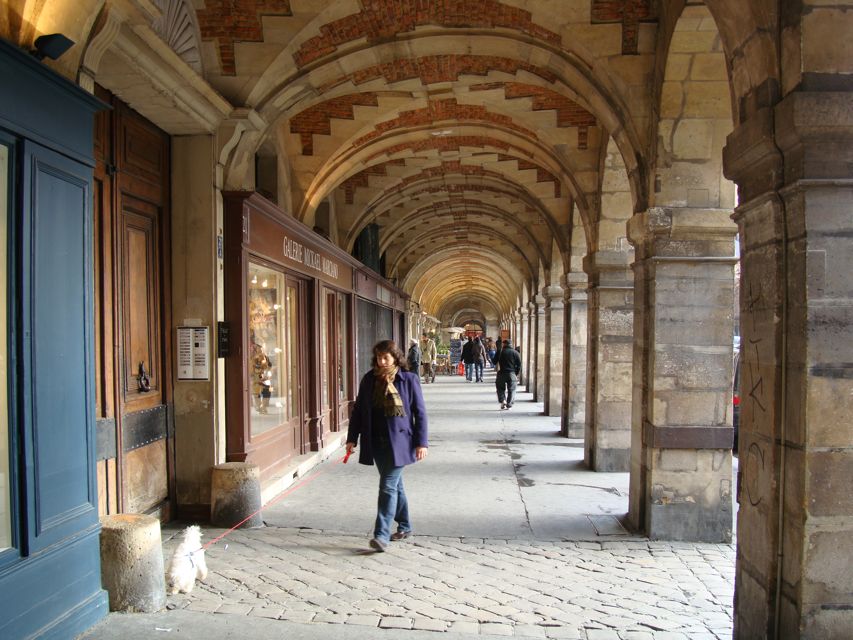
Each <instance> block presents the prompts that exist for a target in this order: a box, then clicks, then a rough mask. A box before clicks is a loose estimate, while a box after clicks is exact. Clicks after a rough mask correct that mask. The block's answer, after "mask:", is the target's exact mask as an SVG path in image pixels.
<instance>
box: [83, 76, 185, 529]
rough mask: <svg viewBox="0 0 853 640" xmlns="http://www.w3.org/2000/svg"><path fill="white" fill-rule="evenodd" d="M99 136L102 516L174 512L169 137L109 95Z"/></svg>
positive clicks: (97, 214) (98, 372)
mask: <svg viewBox="0 0 853 640" xmlns="http://www.w3.org/2000/svg"><path fill="white" fill-rule="evenodd" d="M97 95H98V97H99V98H101V99H102V100H104V101H105V102H108V103H109V104H110V105H111V106H112V107H113V109H112V110H111V111H108V112H103V113H101V114H100V115H99V116H98V119H97V121H96V131H95V159H96V163H97V164H96V169H95V175H94V187H95V188H94V197H93V202H94V216H95V237H94V256H95V301H96V302H95V304H96V309H95V332H96V353H95V361H96V375H97V394H96V425H97V431H98V446H97V454H98V455H97V458H98V497H99V510H100V512H101V514H106V513H152V514H154V515H157V516H158V517H160V518H161V519H162V520H164V521H166V520H169V519H170V517H171V516H172V515H173V506H174V472H173V465H174V455H173V446H172V443H173V439H172V432H173V424H174V422H173V416H172V410H171V409H172V383H171V379H172V376H171V354H170V344H171V340H170V332H169V328H170V327H171V322H170V320H169V308H170V304H169V300H170V295H169V281H170V279H169V263H170V247H169V226H170V223H169V198H170V194H169V155H170V147H169V136H168V135H167V134H166V133H164V132H163V131H161V130H160V129H158V128H157V127H156V126H154V125H153V124H152V123H151V122H149V121H148V120H146V119H145V118H143V117H142V116H140V115H139V114H138V113H136V112H135V111H133V110H132V109H130V108H129V107H128V106H127V105H125V104H124V103H122V102H121V101H120V100H118V99H117V98H116V97H114V96H113V95H111V94H110V93H109V92H107V91H105V90H103V89H100V88H98V91H97Z"/></svg>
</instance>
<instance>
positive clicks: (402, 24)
mask: <svg viewBox="0 0 853 640" xmlns="http://www.w3.org/2000/svg"><path fill="white" fill-rule="evenodd" d="M361 4H362V7H363V8H362V10H361V11H360V12H359V13H355V14H352V15H349V16H346V17H344V18H340V19H339V20H334V21H332V22H330V23H329V24H324V25H323V26H322V27H320V35H319V36H315V37H313V38H310V39H309V40H306V41H305V42H303V43H302V46H300V47H299V50H298V51H297V52H296V53H295V54H294V56H293V57H294V60H295V62H296V64H297V66H299V67H304V66H305V65H306V64H308V63H310V62H313V61H314V60H318V59H319V58H322V57H323V56H325V55H328V54H330V53H333V52H334V51H336V50H337V48H338V47H339V46H340V45H342V44H345V43H347V42H353V41H355V40H360V39H362V38H366V39H367V42H368V43H370V44H378V43H381V42H390V41H393V40H394V39H395V37H396V36H397V34H399V33H409V32H411V31H414V30H415V28H416V27H419V26H426V25H437V26H441V27H448V28H468V29H483V28H486V29H495V28H499V29H512V30H513V31H520V32H521V33H523V34H525V35H527V36H530V37H532V38H535V39H537V40H544V41H545V42H549V43H551V44H556V45H559V44H560V36H559V35H558V34H556V33H554V32H553V31H549V30H548V29H545V28H544V27H540V26H539V25H536V24H534V23H533V21H532V20H531V17H530V12H529V11H524V10H523V9H519V8H517V7H511V6H509V5H505V4H502V3H500V2H497V1H496V0H361Z"/></svg>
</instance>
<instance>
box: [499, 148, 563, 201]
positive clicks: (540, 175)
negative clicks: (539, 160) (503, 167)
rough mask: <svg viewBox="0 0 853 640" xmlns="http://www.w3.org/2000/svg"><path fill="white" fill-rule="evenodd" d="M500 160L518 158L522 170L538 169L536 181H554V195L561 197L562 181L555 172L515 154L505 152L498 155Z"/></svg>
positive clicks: (519, 167)
mask: <svg viewBox="0 0 853 640" xmlns="http://www.w3.org/2000/svg"><path fill="white" fill-rule="evenodd" d="M498 160H500V161H506V160H516V161H518V169H519V170H520V171H530V170H531V169H535V170H536V182H553V183H554V197H555V198H559V197H560V181H559V180H557V178H556V176H554V174H553V173H551V172H550V171H548V170H547V169H543V168H542V167H540V166H539V165H538V164H535V163H533V162H529V161H527V160H521V159H519V158H516V157H515V156H508V155H504V154H499V155H498Z"/></svg>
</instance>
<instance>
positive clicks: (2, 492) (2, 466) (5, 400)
mask: <svg viewBox="0 0 853 640" xmlns="http://www.w3.org/2000/svg"><path fill="white" fill-rule="evenodd" d="M9 164H10V163H9V148H8V147H7V146H5V145H3V144H0V264H2V265H3V273H4V275H5V276H6V277H4V278H2V279H0V551H2V550H3V549H8V548H9V547H11V546H12V504H11V503H12V483H11V477H10V476H9V471H10V469H9V462H10V460H9V453H10V452H9V388H8V384H9V377H8V370H9V358H8V335H9V327H8V324H7V318H8V316H7V309H8V305H7V303H8V299H7V287H8V284H9V283H8V281H7V278H8V273H9V268H8V265H9V261H8V243H7V241H8V228H9Z"/></svg>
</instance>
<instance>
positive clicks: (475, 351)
mask: <svg viewBox="0 0 853 640" xmlns="http://www.w3.org/2000/svg"><path fill="white" fill-rule="evenodd" d="M471 354H472V357H473V359H474V376H475V377H476V379H477V382H482V381H483V365H485V364H486V347H485V346H483V343H482V341H481V340H480V336H477V337H476V338H474V345H473V346H472V347H471Z"/></svg>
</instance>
